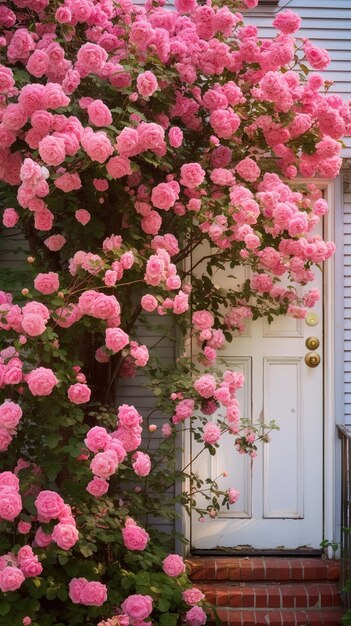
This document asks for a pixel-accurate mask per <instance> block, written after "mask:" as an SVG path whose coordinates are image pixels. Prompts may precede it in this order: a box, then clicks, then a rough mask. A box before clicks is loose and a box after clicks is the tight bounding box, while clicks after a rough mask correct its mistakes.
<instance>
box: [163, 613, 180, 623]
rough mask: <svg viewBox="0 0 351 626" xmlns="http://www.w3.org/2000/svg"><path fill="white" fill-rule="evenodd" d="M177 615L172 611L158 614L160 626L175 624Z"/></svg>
mask: <svg viewBox="0 0 351 626" xmlns="http://www.w3.org/2000/svg"><path fill="white" fill-rule="evenodd" d="M177 622H178V616H177V615H175V614H174V613H163V614H162V615H161V616H160V624H161V626H177Z"/></svg>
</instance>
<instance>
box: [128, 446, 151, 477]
mask: <svg viewBox="0 0 351 626" xmlns="http://www.w3.org/2000/svg"><path fill="white" fill-rule="evenodd" d="M132 466H133V470H134V471H135V473H136V474H137V476H148V475H149V474H150V471H151V460H150V457H149V455H148V454H144V452H136V453H135V454H133V463H132Z"/></svg>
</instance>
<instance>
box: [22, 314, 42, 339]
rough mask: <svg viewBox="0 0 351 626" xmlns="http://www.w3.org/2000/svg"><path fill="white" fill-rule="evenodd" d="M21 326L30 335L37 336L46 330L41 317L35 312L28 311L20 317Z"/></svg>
mask: <svg viewBox="0 0 351 626" xmlns="http://www.w3.org/2000/svg"><path fill="white" fill-rule="evenodd" d="M21 324H22V328H23V330H24V332H25V333H26V334H27V335H29V336H30V337H38V336H39V335H42V334H43V332H44V331H45V330H46V325H45V322H44V320H43V318H42V317H41V316H40V315H38V314H37V313H29V314H28V315H24V316H23V318H22V322H21Z"/></svg>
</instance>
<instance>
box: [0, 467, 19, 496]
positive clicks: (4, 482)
mask: <svg viewBox="0 0 351 626" xmlns="http://www.w3.org/2000/svg"><path fill="white" fill-rule="evenodd" d="M2 487H11V489H15V491H19V480H18V478H17V476H16V474H14V473H13V472H10V471H5V472H1V473H0V488H2Z"/></svg>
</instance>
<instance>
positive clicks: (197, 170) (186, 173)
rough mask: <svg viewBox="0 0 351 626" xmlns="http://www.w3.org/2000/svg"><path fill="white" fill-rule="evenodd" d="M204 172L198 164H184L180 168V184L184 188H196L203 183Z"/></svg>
mask: <svg viewBox="0 0 351 626" xmlns="http://www.w3.org/2000/svg"><path fill="white" fill-rule="evenodd" d="M205 174H206V172H205V170H203V169H202V167H201V165H200V164H199V163H185V165H182V167H181V168H180V175H181V179H180V182H181V184H182V185H184V186H185V187H190V188H191V189H192V188H193V187H198V186H199V185H201V183H203V181H204V179H205Z"/></svg>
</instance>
